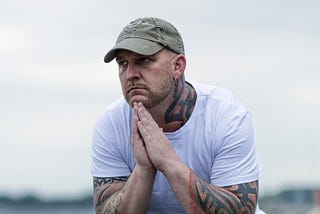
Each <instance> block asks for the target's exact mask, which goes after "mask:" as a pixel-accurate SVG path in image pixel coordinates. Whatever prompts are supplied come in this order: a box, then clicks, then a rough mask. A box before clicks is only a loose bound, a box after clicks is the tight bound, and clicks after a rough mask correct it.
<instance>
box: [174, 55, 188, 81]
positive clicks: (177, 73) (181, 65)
mask: <svg viewBox="0 0 320 214" xmlns="http://www.w3.org/2000/svg"><path fill="white" fill-rule="evenodd" d="M175 58H176V59H175V63H174V74H173V76H174V78H175V79H179V78H180V77H181V76H182V75H183V73H184V70H185V69H186V64H187V63H186V57H185V56H184V55H182V54H179V55H177V56H176V57H175Z"/></svg>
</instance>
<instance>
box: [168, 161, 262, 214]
mask: <svg viewBox="0 0 320 214" xmlns="http://www.w3.org/2000/svg"><path fill="white" fill-rule="evenodd" d="M166 176H167V178H168V180H169V183H170V185H171V187H172V189H173V191H174V193H175V195H176V197H177V198H178V200H179V202H180V203H181V205H182V206H183V207H184V209H185V210H186V212H187V213H220V212H222V213H254V212H255V207H256V202H257V191H258V186H257V183H256V182H252V183H248V184H243V185H245V186H241V185H242V184H240V185H234V186H230V187H228V188H221V187H217V186H214V185H212V184H209V183H207V182H205V181H203V180H202V179H201V178H199V177H198V176H197V175H196V174H195V173H194V172H193V171H192V170H190V169H189V168H188V167H187V166H186V165H185V164H184V163H182V164H179V166H178V167H175V168H171V170H169V171H167V172H166Z"/></svg>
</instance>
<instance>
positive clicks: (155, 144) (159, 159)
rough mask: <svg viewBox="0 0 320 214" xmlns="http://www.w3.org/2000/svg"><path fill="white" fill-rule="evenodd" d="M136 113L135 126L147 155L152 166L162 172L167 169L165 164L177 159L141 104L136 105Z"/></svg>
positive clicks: (170, 145) (168, 142)
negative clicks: (136, 120)
mask: <svg viewBox="0 0 320 214" xmlns="http://www.w3.org/2000/svg"><path fill="white" fill-rule="evenodd" d="M137 113H138V118H139V121H138V123H137V126H138V130H139V132H140V135H141V137H142V139H143V141H144V143H145V148H146V151H147V154H148V155H149V158H150V160H151V162H152V163H153V165H154V166H155V167H156V168H157V169H159V170H160V171H162V172H164V171H165V170H166V167H168V165H167V163H169V161H171V160H173V161H174V160H178V159H179V157H178V155H177V154H176V152H175V150H174V148H173V147H172V144H171V142H170V141H169V140H168V138H167V137H166V136H165V135H164V134H163V132H162V129H161V128H159V126H158V124H157V123H156V122H155V121H154V120H153V118H152V116H151V114H150V113H149V112H148V111H147V110H146V108H145V107H144V106H143V104H142V103H138V104H137Z"/></svg>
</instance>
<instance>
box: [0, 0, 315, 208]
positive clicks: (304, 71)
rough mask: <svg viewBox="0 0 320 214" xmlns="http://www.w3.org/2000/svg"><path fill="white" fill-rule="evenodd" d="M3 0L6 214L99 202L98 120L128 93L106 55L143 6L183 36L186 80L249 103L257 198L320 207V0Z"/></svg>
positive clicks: (0, 64)
mask: <svg viewBox="0 0 320 214" xmlns="http://www.w3.org/2000/svg"><path fill="white" fill-rule="evenodd" d="M0 5H1V6H0V98H1V100H0V172H1V176H0V213H9V214H10V213H26V214H27V213H61V214H63V213H93V212H94V211H93V207H92V206H93V205H92V179H91V175H90V154H91V139H92V132H93V127H94V124H95V121H96V119H97V117H98V116H99V115H100V114H101V113H102V112H103V110H104V108H105V107H106V106H107V105H108V104H110V103H111V102H112V101H113V100H115V99H116V98H118V97H119V96H121V89H120V83H119V80H118V74H117V66H116V64H115V63H110V64H105V63H104V62H103V57H104V55H105V53H106V52H107V50H109V49H110V48H111V47H112V46H113V45H114V43H115V40H116V38H117V36H118V34H119V32H120V31H121V30H122V28H123V27H124V26H125V25H126V24H128V23H129V22H130V21H131V20H133V19H136V18H138V17H145V16H155V17H159V18H163V19H166V20H167V21H169V22H171V23H172V24H174V25H175V26H176V27H177V28H178V30H179V31H180V33H181V34H182V37H183V39H184V43H185V49H186V57H187V70H186V79H187V80H191V81H197V82H204V83H208V84H214V85H219V86H222V87H225V88H228V89H230V90H232V91H234V92H235V93H236V94H237V95H238V96H239V97H240V98H241V99H242V101H243V102H244V104H245V105H246V106H247V108H248V109H249V110H250V111H251V113H252V115H253V120H254V123H255V129H256V136H257V147H258V149H259V153H260V157H261V162H262V165H263V170H264V174H263V177H262V179H261V181H260V207H261V208H262V209H263V210H265V211H266V212H268V213H307V212H309V211H310V210H311V209H315V203H314V201H316V199H317V197H313V196H314V195H317V191H316V190H319V189H320V188H319V187H320V158H319V155H318V154H319V153H320V145H319V143H320V137H319V128H320V112H319V109H320V84H319V83H320V81H319V80H320V13H319V10H320V1H317V0H305V1H298V0H290V1H289V0H277V1H276V0H269V1H263V0H243V1H236V0H224V1H217V0H204V1H199V2H196V1H182V0H178V1H171V0H170V1H169V0H161V1H158V2H157V1H154V2H151V1H147V0H140V1H139V0H138V1H116V0H108V1H103V0H91V1H84V0H55V1H49V0H28V1H19V0H0ZM319 203H320V202H319ZM310 213H311V211H310Z"/></svg>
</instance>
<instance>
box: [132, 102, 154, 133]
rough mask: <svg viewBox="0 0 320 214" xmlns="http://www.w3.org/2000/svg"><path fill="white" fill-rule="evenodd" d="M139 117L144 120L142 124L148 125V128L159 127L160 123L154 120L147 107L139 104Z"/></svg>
mask: <svg viewBox="0 0 320 214" xmlns="http://www.w3.org/2000/svg"><path fill="white" fill-rule="evenodd" d="M137 112H138V115H139V119H140V121H141V122H142V124H143V125H144V126H145V127H147V128H148V129H155V128H159V126H158V124H157V123H156V122H155V121H154V120H153V118H152V116H151V114H150V113H149V112H148V111H147V109H146V108H145V107H144V106H143V104H142V103H141V105H138V109H137Z"/></svg>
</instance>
